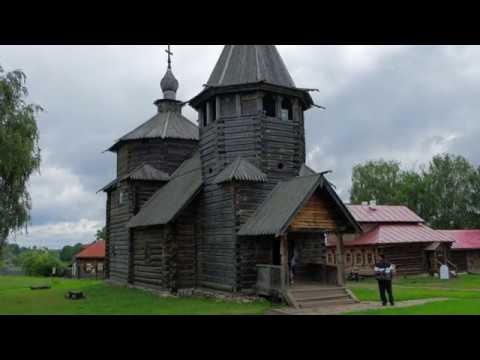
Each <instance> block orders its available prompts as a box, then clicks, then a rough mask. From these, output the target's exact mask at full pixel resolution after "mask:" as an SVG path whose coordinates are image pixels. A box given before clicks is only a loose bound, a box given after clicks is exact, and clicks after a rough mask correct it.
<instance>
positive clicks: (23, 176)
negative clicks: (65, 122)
mask: <svg viewBox="0 0 480 360" xmlns="http://www.w3.org/2000/svg"><path fill="white" fill-rule="evenodd" d="M25 80H26V76H25V74H24V73H23V72H21V71H18V70H17V71H12V72H9V73H4V71H3V69H2V68H1V67H0V252H1V249H2V246H3V245H4V243H5V241H6V239H7V237H8V235H9V234H10V233H11V232H13V231H17V230H20V229H21V228H22V227H24V226H25V225H26V224H27V223H28V221H29V213H30V209H31V199H30V196H29V193H28V191H27V188H26V184H27V181H28V179H29V177H30V175H31V174H32V173H33V172H34V171H36V170H38V169H39V166H40V148H39V146H38V128H37V123H36V115H37V114H38V112H40V111H42V108H41V107H39V106H37V105H34V104H27V103H25V100H24V99H25V97H26V96H27V95H28V91H27V88H26V86H25Z"/></svg>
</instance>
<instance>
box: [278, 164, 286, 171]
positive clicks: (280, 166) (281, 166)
mask: <svg viewBox="0 0 480 360" xmlns="http://www.w3.org/2000/svg"><path fill="white" fill-rule="evenodd" d="M284 167H285V165H283V163H278V165H277V168H278V170H283V168H284Z"/></svg>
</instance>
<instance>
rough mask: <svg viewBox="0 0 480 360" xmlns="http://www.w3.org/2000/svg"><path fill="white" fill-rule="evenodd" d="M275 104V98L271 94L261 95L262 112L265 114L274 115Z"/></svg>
mask: <svg viewBox="0 0 480 360" xmlns="http://www.w3.org/2000/svg"><path fill="white" fill-rule="evenodd" d="M275 106H276V104H275V98H274V97H273V96H272V95H270V94H267V95H265V96H264V97H263V112H264V114H265V115H266V116H269V117H275V116H276V111H275Z"/></svg>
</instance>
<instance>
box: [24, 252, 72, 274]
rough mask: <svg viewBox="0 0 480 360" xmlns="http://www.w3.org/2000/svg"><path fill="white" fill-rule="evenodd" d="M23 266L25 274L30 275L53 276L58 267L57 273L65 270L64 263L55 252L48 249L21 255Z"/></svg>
mask: <svg viewBox="0 0 480 360" xmlns="http://www.w3.org/2000/svg"><path fill="white" fill-rule="evenodd" d="M20 263H21V266H22V268H23V270H24V271H25V274H27V275H30V276H51V275H52V269H53V268H56V275H57V276H58V275H61V274H62V273H63V272H64V271H65V266H64V264H63V263H62V262H61V261H60V259H58V257H56V256H55V255H54V254H52V253H50V252H48V251H38V250H37V251H35V250H34V251H29V252H26V253H24V254H22V255H21V259H20Z"/></svg>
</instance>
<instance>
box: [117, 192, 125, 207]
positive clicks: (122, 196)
mask: <svg viewBox="0 0 480 360" xmlns="http://www.w3.org/2000/svg"><path fill="white" fill-rule="evenodd" d="M126 202H127V192H126V191H122V190H120V193H119V194H118V205H123V204H125V203H126Z"/></svg>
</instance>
